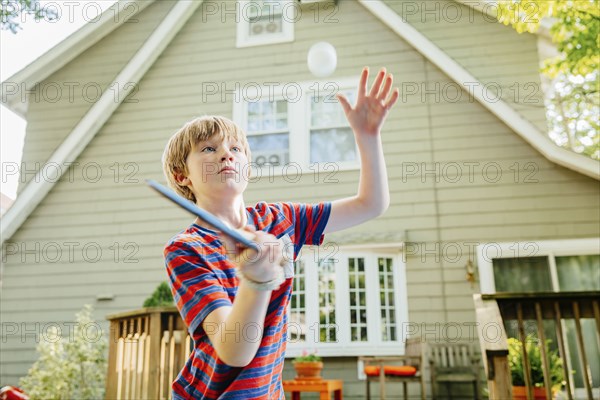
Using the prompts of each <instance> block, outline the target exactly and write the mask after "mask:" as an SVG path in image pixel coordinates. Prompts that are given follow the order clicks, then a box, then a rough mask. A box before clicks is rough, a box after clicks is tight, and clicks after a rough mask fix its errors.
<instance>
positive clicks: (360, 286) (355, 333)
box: [348, 258, 368, 342]
mask: <svg viewBox="0 0 600 400" xmlns="http://www.w3.org/2000/svg"><path fill="white" fill-rule="evenodd" d="M364 262H365V260H364V258H350V259H348V274H349V278H350V282H352V283H351V285H350V286H351V288H352V289H350V328H351V332H352V334H351V336H352V338H351V340H352V341H353V342H366V341H367V340H368V337H367V329H366V327H367V304H366V302H367V287H366V282H365V270H364Z"/></svg>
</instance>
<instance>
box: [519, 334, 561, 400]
mask: <svg viewBox="0 0 600 400" xmlns="http://www.w3.org/2000/svg"><path fill="white" fill-rule="evenodd" d="M550 343H551V340H549V339H548V340H546V344H545V346H546V354H547V355H548V363H549V369H550V371H549V372H550V381H551V383H552V393H556V392H557V391H559V390H560V388H561V387H562V385H564V383H565V382H564V378H565V376H564V370H563V362H562V360H561V358H560V357H559V356H558V352H557V351H556V350H550V346H549V345H550ZM525 349H526V350H527V359H528V360H529V366H530V368H531V383H532V385H533V387H534V389H533V391H534V393H533V394H534V399H535V400H549V399H546V388H545V387H544V372H543V369H542V365H543V364H542V351H541V343H540V341H539V340H537V338H535V337H534V336H533V335H527V338H526V340H525ZM508 364H509V366H510V373H511V378H512V384H513V399H515V400H521V399H527V388H526V387H525V370H524V367H523V344H522V343H521V341H520V340H518V339H514V338H509V339H508Z"/></svg>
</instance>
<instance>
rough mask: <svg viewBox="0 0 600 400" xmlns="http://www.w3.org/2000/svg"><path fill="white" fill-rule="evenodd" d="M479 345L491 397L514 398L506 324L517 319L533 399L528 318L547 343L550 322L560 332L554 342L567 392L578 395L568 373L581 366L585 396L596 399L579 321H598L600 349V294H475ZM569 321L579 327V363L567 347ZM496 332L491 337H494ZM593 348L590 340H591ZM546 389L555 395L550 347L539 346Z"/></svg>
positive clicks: (548, 392) (527, 389)
mask: <svg viewBox="0 0 600 400" xmlns="http://www.w3.org/2000/svg"><path fill="white" fill-rule="evenodd" d="M473 299H474V302H475V310H476V316H477V323H478V328H479V343H480V346H481V352H482V355H483V358H484V366H485V371H486V375H487V380H488V389H489V394H490V399H492V400H493V399H502V400H504V399H511V398H512V387H511V386H512V385H511V374H510V370H509V365H508V344H507V333H506V329H505V323H506V322H508V321H516V324H517V332H518V339H519V340H520V341H521V343H522V344H523V349H524V350H523V353H522V357H523V364H524V365H525V368H524V370H525V373H524V378H525V386H526V391H527V398H528V399H533V398H534V397H533V385H532V382H531V375H530V373H531V372H530V368H529V360H528V355H527V351H526V350H525V349H526V346H525V340H526V334H525V321H535V326H536V334H537V338H538V340H539V341H540V343H546V333H545V329H544V322H545V321H552V322H551V324H553V325H554V331H555V332H556V341H557V342H558V343H557V345H558V350H559V355H560V358H561V359H562V361H563V365H564V366H565V367H564V370H565V373H564V376H565V381H566V387H565V388H564V390H565V392H566V393H565V395H566V396H567V397H568V399H570V400H572V399H574V398H575V397H574V393H573V384H572V381H571V379H572V377H571V374H570V372H569V371H571V370H572V369H575V368H577V369H579V371H581V375H582V380H583V384H584V386H585V388H584V389H585V395H584V396H586V397H585V398H587V399H590V400H591V399H592V377H591V375H590V365H589V364H588V360H587V356H586V354H589V353H588V352H586V343H585V341H584V340H583V334H582V328H581V320H582V319H584V318H590V319H593V320H595V325H596V332H595V335H596V340H597V342H598V347H600V305H599V300H598V299H600V292H560V293H498V294H493V295H481V294H476V295H474V296H473ZM565 320H573V321H574V325H575V334H576V343H577V353H578V355H579V360H580V365H577V366H570V362H569V360H568V357H567V351H566V342H565V338H566V332H565V324H564V322H565ZM490 332H493V336H494V337H493V340H492V338H491V337H490V336H492V335H491V334H490ZM587 345H588V346H589V345H590V343H587ZM540 350H541V356H542V357H541V358H542V370H543V376H544V387H545V388H546V389H545V390H546V397H547V399H552V398H553V397H552V393H551V388H552V384H551V382H550V371H549V358H548V354H547V351H546V346H540Z"/></svg>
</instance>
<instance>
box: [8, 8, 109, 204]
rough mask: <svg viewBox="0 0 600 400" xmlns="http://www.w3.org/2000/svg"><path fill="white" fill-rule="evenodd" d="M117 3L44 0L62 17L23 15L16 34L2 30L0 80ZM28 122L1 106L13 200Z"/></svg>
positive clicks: (10, 191) (9, 184)
mask: <svg viewBox="0 0 600 400" xmlns="http://www.w3.org/2000/svg"><path fill="white" fill-rule="evenodd" d="M114 2H115V1H114V0H77V1H72V0H63V1H40V5H41V7H53V8H54V10H55V11H56V12H57V14H58V18H57V20H56V21H54V22H50V21H48V20H44V19H41V20H39V21H36V20H35V18H33V17H32V16H30V15H24V16H21V21H23V22H22V23H21V27H22V28H23V29H20V30H18V31H17V33H16V34H13V33H12V32H11V31H10V30H2V31H0V81H2V82H4V81H5V80H6V79H7V78H10V77H11V76H12V75H13V74H15V73H16V72H19V71H20V70H21V69H23V68H24V67H26V66H27V65H28V64H29V63H31V62H32V61H34V60H35V59H36V58H38V57H39V56H41V55H42V54H44V53H45V52H47V51H48V50H50V49H51V48H52V47H54V46H55V45H57V44H58V43H60V42H61V41H63V40H64V39H65V38H67V37H68V36H69V35H70V34H72V33H73V32H75V31H76V30H77V29H79V28H81V27H82V26H83V25H84V24H86V23H88V22H89V21H92V20H94V18H96V17H97V15H98V13H99V12H100V11H101V10H106V9H107V8H108V7H110V5H111V4H113V3H114ZM25 128H26V123H25V121H24V120H23V119H22V118H20V117H19V116H18V115H16V114H14V113H13V112H12V111H10V110H9V109H8V108H6V107H4V105H2V106H0V161H1V164H2V181H1V182H2V183H1V185H2V187H1V189H0V190H1V191H2V193H4V194H5V195H7V196H8V197H10V198H15V196H16V193H17V185H18V176H16V174H13V173H11V170H12V168H13V167H14V166H15V165H16V166H19V165H20V162H21V154H22V152H23V140H24V138H25Z"/></svg>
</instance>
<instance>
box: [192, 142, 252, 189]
mask: <svg viewBox="0 0 600 400" xmlns="http://www.w3.org/2000/svg"><path fill="white" fill-rule="evenodd" d="M186 165H187V169H188V176H187V177H185V178H183V180H182V181H181V182H182V184H184V185H187V186H188V187H189V188H190V189H191V190H192V192H193V193H194V194H195V195H196V198H207V197H208V198H213V197H215V196H217V197H221V196H235V195H239V194H241V193H243V192H244V190H245V189H246V187H247V186H248V172H249V165H248V157H247V156H246V153H245V152H244V148H243V146H242V143H241V142H240V141H239V140H237V139H235V138H233V137H230V138H228V137H224V138H223V139H221V138H220V137H219V135H213V136H212V137H211V138H209V139H207V140H204V141H202V142H199V143H197V144H196V146H195V147H194V148H193V149H192V151H191V152H190V154H189V155H188V157H187V160H186Z"/></svg>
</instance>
